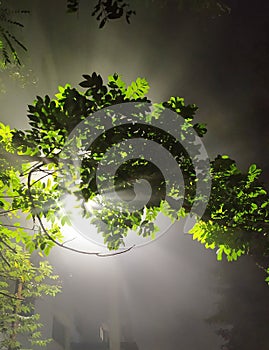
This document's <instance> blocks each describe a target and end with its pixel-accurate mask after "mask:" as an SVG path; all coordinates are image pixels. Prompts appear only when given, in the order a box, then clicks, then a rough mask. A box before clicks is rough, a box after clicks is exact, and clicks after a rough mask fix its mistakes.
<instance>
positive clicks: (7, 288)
mask: <svg viewBox="0 0 269 350" xmlns="http://www.w3.org/2000/svg"><path fill="white" fill-rule="evenodd" d="M1 231H2V233H3V231H4V235H5V236H6V237H9V242H8V244H7V239H5V240H2V248H1V256H2V259H1V260H0V310H1V311H0V315H1V320H0V334H1V338H0V347H1V349H10V350H15V349H22V348H23V347H22V344H21V341H20V340H19V339H21V338H19V336H24V339H25V340H26V339H27V340H28V342H29V345H30V346H31V347H32V346H42V347H44V346H46V345H47V344H48V343H49V342H50V339H43V337H42V333H41V329H42V327H43V325H42V323H40V321H39V318H40V315H39V314H38V313H36V312H35V304H34V303H35V300H36V299H38V298H40V297H42V296H45V295H48V296H55V295H56V294H57V293H59V292H60V290H61V289H60V286H59V285H57V284H55V281H56V280H57V279H58V276H57V275H53V273H52V267H51V266H50V265H49V263H48V262H47V261H44V260H43V259H42V260H40V261H39V263H38V264H37V266H35V265H34V264H33V263H32V262H31V260H30V257H31V256H30V254H29V253H28V252H27V251H26V250H25V249H24V248H23V247H22V246H21V245H19V244H17V243H15V242H11V240H10V237H11V236H16V234H15V233H14V231H13V230H12V229H10V228H7V227H5V228H3V227H2V229H1ZM22 232H23V231H21V233H22ZM1 236H2V235H1ZM16 237H18V236H16ZM51 282H53V283H51Z"/></svg>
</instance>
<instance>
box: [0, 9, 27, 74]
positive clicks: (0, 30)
mask: <svg viewBox="0 0 269 350" xmlns="http://www.w3.org/2000/svg"><path fill="white" fill-rule="evenodd" d="M27 13H29V11H28V10H12V9H10V8H8V7H4V5H2V4H0V51H1V54H2V59H1V61H0V66H1V68H3V67H5V66H6V65H8V64H11V63H15V64H17V65H21V61H20V59H19V55H18V51H17V47H19V48H21V49H23V50H24V51H27V49H26V47H25V46H24V45H23V43H22V42H21V41H20V40H19V39H18V38H17V35H16V34H14V28H15V27H19V28H23V27H24V26H23V24H22V23H21V22H20V21H18V20H17V19H16V18H14V16H18V15H20V14H27Z"/></svg>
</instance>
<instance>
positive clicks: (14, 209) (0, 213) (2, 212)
mask: <svg viewBox="0 0 269 350" xmlns="http://www.w3.org/2000/svg"><path fill="white" fill-rule="evenodd" d="M16 210H18V208H13V209H9V210H4V211H1V212H0V216H1V215H6V214H8V213H10V212H12V211H16Z"/></svg>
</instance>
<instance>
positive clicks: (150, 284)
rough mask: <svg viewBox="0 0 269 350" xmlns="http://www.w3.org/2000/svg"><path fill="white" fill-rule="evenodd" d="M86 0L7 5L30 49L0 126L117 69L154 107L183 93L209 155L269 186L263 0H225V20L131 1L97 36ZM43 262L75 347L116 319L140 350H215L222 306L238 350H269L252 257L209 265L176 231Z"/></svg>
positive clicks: (20, 120) (266, 307)
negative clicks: (257, 170) (19, 13)
mask: <svg viewBox="0 0 269 350" xmlns="http://www.w3.org/2000/svg"><path fill="white" fill-rule="evenodd" d="M93 2H94V1H86V0H83V1H82V0H81V9H80V12H79V15H76V14H75V15H71V14H66V13H65V1H64V0H57V1H52V0H47V1H41V0H35V1H30V0H28V1H26V0H21V1H20V2H19V1H6V3H7V4H11V5H13V7H14V8H16V7H19V8H25V9H29V10H31V14H29V15H25V16H23V17H21V21H22V22H23V23H24V24H25V28H24V29H23V30H22V31H21V32H20V31H19V33H18V35H19V37H20V38H21V39H22V41H23V42H24V44H25V45H26V46H27V48H28V52H27V54H26V55H24V54H23V53H22V57H24V60H23V62H24V64H25V66H24V67H23V68H22V69H21V74H22V75H25V76H26V78H25V86H24V87H22V84H21V83H20V81H18V79H14V78H12V77H11V76H10V75H11V71H10V73H9V71H8V70H7V71H5V72H2V73H1V74H2V77H1V76H0V79H1V80H0V83H1V86H2V90H3V89H4V90H5V92H4V91H3V92H2V93H1V95H0V103H1V108H0V112H1V121H2V122H5V123H8V124H10V125H11V126H12V127H17V128H21V127H26V126H27V117H26V115H27V104H31V103H32V101H33V100H34V98H35V96H36V95H40V96H44V95H45V94H48V95H50V96H53V95H54V94H55V93H56V92H57V87H58V85H65V84H66V83H70V84H72V85H74V86H75V87H77V86H78V83H79V82H80V81H81V80H82V77H81V76H82V74H90V73H92V72H94V71H95V72H97V73H99V74H101V75H102V77H103V78H104V79H105V78H106V77H107V76H108V75H109V74H113V73H114V72H117V73H119V74H120V75H122V78H123V80H126V82H131V81H132V80H134V79H136V77H138V76H140V77H145V78H146V79H147V80H148V81H149V84H150V86H151V90H150V93H149V97H150V99H151V100H152V101H153V102H159V101H165V100H166V99H168V98H169V97H170V96H182V97H184V98H185V100H186V102H187V103H195V104H197V105H198V106H199V110H198V113H197V118H196V120H197V122H204V123H206V124H207V127H208V134H206V136H205V137H204V144H205V146H206V149H207V152H208V154H209V155H210V157H211V158H214V157H215V156H217V155H218V154H228V155H230V157H231V158H233V159H235V160H236V161H237V163H238V165H239V167H240V168H241V169H243V170H246V169H247V168H248V166H249V165H250V164H252V163H256V164H257V165H258V166H259V167H261V168H262V169H263V170H264V171H263V175H262V180H263V181H264V182H265V185H266V187H268V188H269V181H268V176H269V162H268V160H269V157H268V153H267V150H268V140H269V122H268V117H269V115H268V110H269V99H268V96H267V95H268V82H269V68H268V67H269V66H268V61H269V2H268V0H259V1H257V2H255V3H254V2H253V1H248V0H245V1H244V0H230V1H228V0H227V1H226V2H227V4H228V5H230V6H231V14H230V15H223V16H221V17H216V18H210V17H208V16H206V15H203V14H200V15H198V14H195V13H185V12H183V13H182V12H179V11H177V10H175V9H174V7H173V6H172V5H171V4H174V3H175V1H172V0H171V1H170V3H171V4H170V5H167V6H166V7H165V6H164V7H162V6H161V4H162V1H155V2H151V1H147V2H145V3H146V4H147V5H146V6H144V5H143V4H144V1H142V0H135V1H132V0H130V2H131V3H132V7H133V8H134V9H136V12H137V15H136V16H134V17H132V18H131V24H130V25H128V24H127V23H125V21H124V20H120V21H115V22H111V23H108V24H107V25H106V26H105V28H104V29H101V30H100V29H98V23H97V22H96V20H95V19H94V18H93V17H91V15H90V12H91V9H92V3H93ZM168 3H169V1H168ZM27 74H28V75H29V76H28V77H27ZM51 261H52V263H53V264H54V265H56V269H57V271H58V272H59V273H60V274H61V279H62V280H63V286H64V292H63V293H62V295H59V296H58V297H57V298H56V299H55V301H53V303H56V304H57V305H58V307H59V308H62V310H63V309H66V310H69V311H68V312H71V313H72V314H73V316H74V329H73V330H72V332H73V333H72V336H73V337H74V339H75V340H76V341H80V342H86V341H88V342H94V341H96V340H97V339H98V326H99V324H100V323H101V322H105V321H106V320H107V319H109V318H110V317H111V315H113V314H114V313H115V314H116V315H117V320H118V322H119V323H120V324H121V326H124V325H125V330H124V333H125V335H126V337H127V338H129V339H132V340H134V341H136V343H137V345H138V347H139V350H153V349H154V350H163V349H167V350H178V349H182V350H204V349H206V350H215V349H216V350H217V349H221V345H222V344H224V339H223V338H221V337H218V336H217V335H216V334H215V333H214V332H215V330H216V329H217V328H218V325H216V324H214V322H213V324H210V323H209V322H206V321H205V320H206V319H207V318H209V317H210V316H213V315H214V314H217V312H218V310H219V309H220V308H222V309H224V310H225V312H224V314H225V317H226V319H225V320H224V321H223V323H224V324H225V325H226V326H227V325H230V326H233V327H234V333H233V334H234V335H233V336H234V339H235V340H234V344H237V345H236V347H235V349H236V350H241V349H242V350H243V349H244V350H248V349H254V348H255V349H259V350H263V349H268V348H269V343H268V340H267V339H266V336H265V335H266V328H265V326H266V324H268V319H269V298H268V297H269V287H267V286H266V284H265V282H264V278H265V276H264V274H263V273H262V271H260V270H259V269H258V268H256V266H255V264H254V262H252V260H251V259H250V258H242V259H241V260H240V261H239V262H236V263H229V264H228V263H227V262H217V261H216V256H215V253H214V252H212V251H207V250H206V249H205V248H204V247H202V246H200V245H199V244H198V243H197V242H193V241H192V238H191V236H188V235H183V234H182V226H181V224H179V223H178V224H175V226H174V227H173V228H172V229H171V230H169V232H168V233H167V234H166V235H165V236H164V237H162V238H161V239H159V240H158V241H157V242H153V243H152V244H150V245H148V246H146V247H141V248H138V249H134V250H133V251H131V252H130V253H127V254H125V255H122V256H118V257H113V258H106V259H100V258H99V259H98V258H96V257H85V256H83V257H82V256H79V255H75V254H71V253H67V252H65V251H61V250H58V249H55V250H54V251H53V253H52V255H51ZM266 300H268V301H267V302H266ZM53 305H54V304H53ZM111 310H112V311H111ZM115 317H116V316H115ZM238 334H243V335H241V338H240V336H239V335H238ZM267 338H268V337H267ZM240 342H241V343H240ZM240 344H241V345H240ZM255 345H257V346H255Z"/></svg>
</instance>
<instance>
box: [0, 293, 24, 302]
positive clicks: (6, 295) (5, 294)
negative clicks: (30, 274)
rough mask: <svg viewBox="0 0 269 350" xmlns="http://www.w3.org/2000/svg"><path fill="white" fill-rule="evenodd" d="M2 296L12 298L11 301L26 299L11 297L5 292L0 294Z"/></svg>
mask: <svg viewBox="0 0 269 350" xmlns="http://www.w3.org/2000/svg"><path fill="white" fill-rule="evenodd" d="M0 294H1V295H4V296H5V297H8V298H11V299H15V300H24V298H19V297H15V296H13V295H9V294H7V293H4V292H0Z"/></svg>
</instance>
